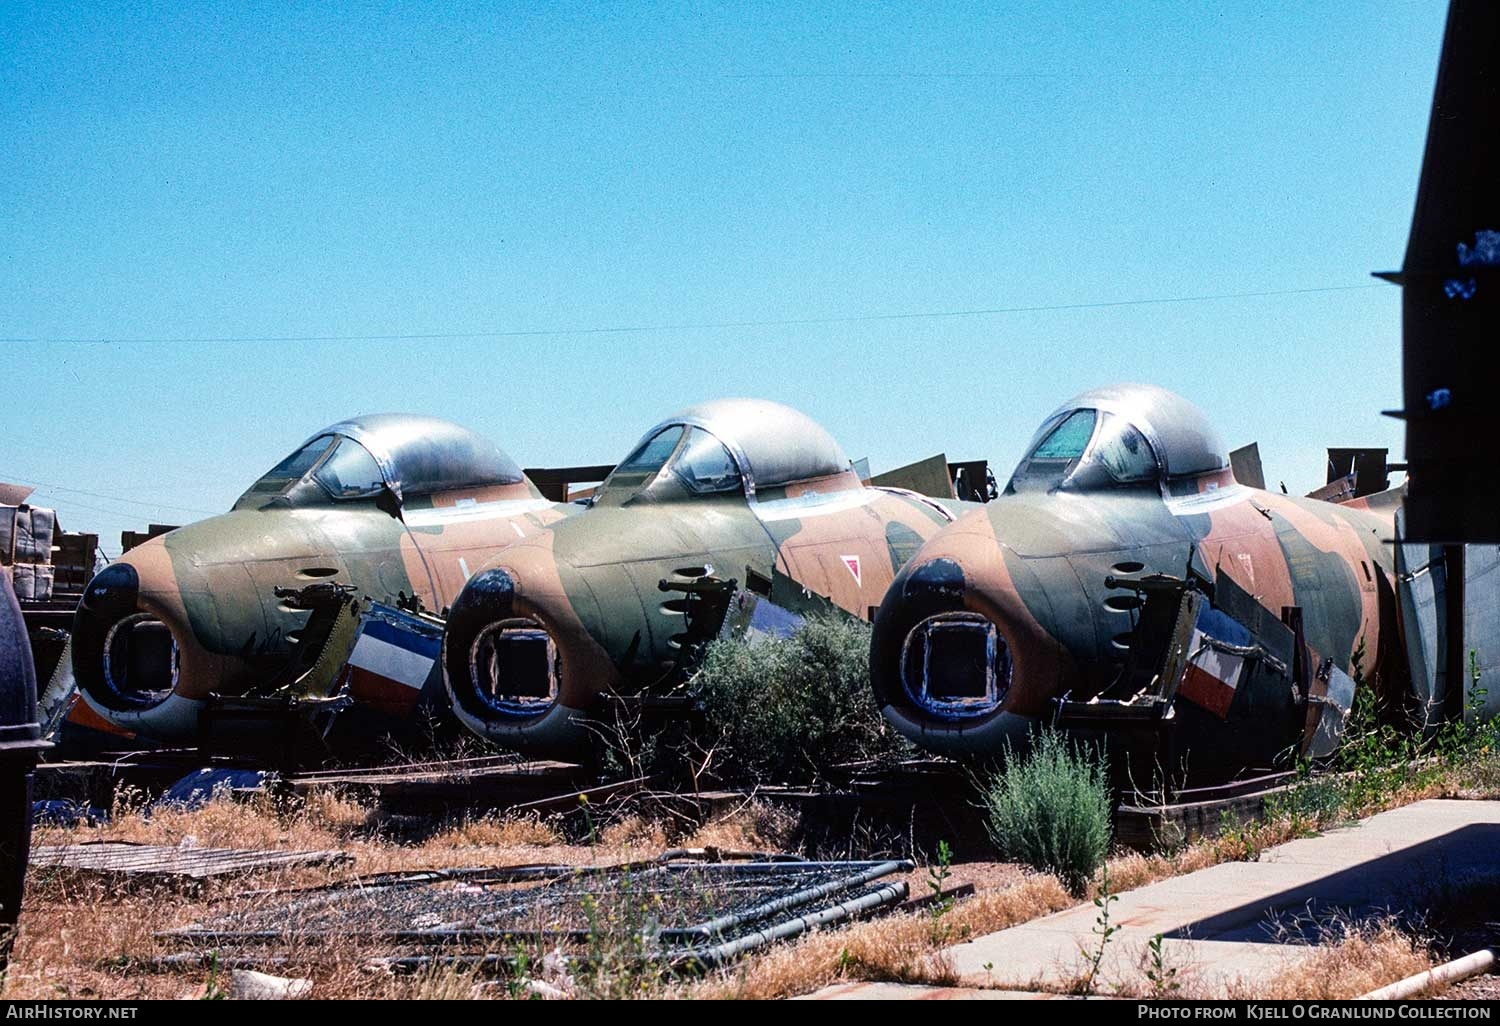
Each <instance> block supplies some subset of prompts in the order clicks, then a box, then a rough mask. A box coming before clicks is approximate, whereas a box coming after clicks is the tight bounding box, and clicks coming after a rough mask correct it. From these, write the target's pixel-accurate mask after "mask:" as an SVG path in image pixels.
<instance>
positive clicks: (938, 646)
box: [901, 613, 1011, 719]
mask: <svg viewBox="0 0 1500 1026" xmlns="http://www.w3.org/2000/svg"><path fill="white" fill-rule="evenodd" d="M1010 675H1011V660H1010V649H1009V647H1008V646H1007V645H1006V644H1005V639H1004V638H1002V637H1000V632H999V631H997V630H996V629H995V625H994V624H993V623H991V622H990V621H989V620H987V619H985V618H984V617H982V616H979V615H977V614H975V613H943V614H940V615H938V616H931V617H928V618H927V619H926V620H923V621H922V622H921V623H919V624H917V626H916V627H914V628H912V630H911V633H910V634H908V635H907V636H906V642H905V644H904V646H903V648H902V653H901V678H902V683H903V684H904V686H905V688H906V693H907V696H908V697H909V698H910V699H911V701H912V703H913V704H914V705H915V706H916V707H917V708H918V709H922V710H924V711H926V712H929V713H931V714H932V715H934V716H937V717H940V718H943V719H960V718H963V717H968V716H980V715H983V714H985V713H988V712H990V711H992V710H993V709H995V708H996V707H997V706H999V704H1000V703H1001V701H1003V700H1004V698H1005V693H1006V692H1007V691H1008V690H1009V689H1010Z"/></svg>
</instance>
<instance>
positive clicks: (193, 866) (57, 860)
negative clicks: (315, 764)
mask: <svg viewBox="0 0 1500 1026" xmlns="http://www.w3.org/2000/svg"><path fill="white" fill-rule="evenodd" d="M352 860H353V856H351V855H350V854H349V853H348V852H343V851H336V850H325V851H267V850H256V849H246V848H180V847H168V846H165V845H154V844H135V843H132V842H129V841H93V842H88V843H84V844H63V845H42V846H39V847H36V848H33V849H32V851H31V866H32V868H34V869H53V870H62V871H69V872H79V873H93V874H99V875H105V876H124V877H127V878H157V879H160V878H171V877H186V878H188V879H191V880H205V879H208V878H210V877H216V876H228V875H237V874H242V873H253V872H257V871H261V870H267V869H280V868H285V867H287V866H314V865H329V864H337V863H341V862H349V861H352Z"/></svg>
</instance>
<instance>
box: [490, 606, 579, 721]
mask: <svg viewBox="0 0 1500 1026" xmlns="http://www.w3.org/2000/svg"><path fill="white" fill-rule="evenodd" d="M469 679H470V680H471V681H472V682H473V684H474V692H475V694H476V695H478V697H479V699H480V700H481V701H482V702H484V703H485V705H487V706H489V707H490V708H491V709H493V710H495V711H496V712H502V713H509V714H512V715H516V714H519V715H526V716H530V715H535V714H536V713H539V712H543V711H545V710H546V709H547V708H549V707H550V706H551V705H552V704H553V703H554V702H556V701H557V691H558V659H557V644H556V642H554V641H553V640H552V635H551V634H549V633H548V632H547V630H546V629H545V628H543V627H542V626H541V625H539V624H537V623H535V622H534V621H531V620H506V621H501V622H500V623H496V624H492V625H491V626H489V627H486V628H485V629H484V630H482V631H480V632H479V635H478V636H477V637H476V638H475V639H474V643H473V645H471V646H470V648H469Z"/></svg>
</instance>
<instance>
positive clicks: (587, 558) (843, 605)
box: [444, 404, 959, 752]
mask: <svg viewBox="0 0 1500 1026" xmlns="http://www.w3.org/2000/svg"><path fill="white" fill-rule="evenodd" d="M765 405H766V406H770V405H771V404H765ZM710 406H711V407H713V408H714V409H716V410H717V409H718V407H714V406H713V404H710ZM776 412H777V409H772V411H771V413H772V414H775V413H776ZM707 422H708V423H710V424H712V423H713V421H712V420H709V421H707ZM676 426H677V425H675V424H674V425H673V427H674V428H675V427H676ZM807 430H809V431H811V430H812V429H811V428H807ZM820 440H821V441H823V442H825V443H827V442H828V440H827V439H826V438H821V439H820ZM685 444H686V443H684V445H685ZM726 444H730V443H726ZM830 444H831V443H830ZM733 448H734V449H735V450H736V451H739V447H738V446H733ZM753 458H754V457H753V455H751V456H749V457H744V456H741V457H739V463H740V466H741V468H742V469H743V470H744V471H745V474H746V477H747V479H748V477H749V464H750V461H751V460H753ZM840 459H841V457H840V456H839V455H838V454H836V453H833V454H830V455H829V456H828V458H827V460H826V462H827V464H829V465H833V464H838V463H839V462H840ZM842 462H843V466H844V467H845V468H847V461H842ZM628 466H629V460H627V461H626V462H625V463H623V464H622V467H627V468H628ZM658 469H659V468H653V469H652V470H651V472H650V474H649V475H647V476H646V479H645V480H644V481H639V482H632V483H631V484H629V485H626V484H623V483H622V481H621V480H620V477H621V476H622V471H621V470H617V471H616V478H614V479H612V480H611V482H607V483H606V485H605V487H604V489H603V490H602V492H601V494H600V496H599V498H598V500H597V501H596V504H595V506H594V508H592V509H591V510H589V512H587V513H586V514H584V515H583V516H580V517H576V518H574V519H572V520H569V521H567V522H565V523H561V524H558V525H556V526H555V527H554V528H553V529H552V530H550V531H547V532H545V533H543V534H539V535H537V536H535V537H533V538H529V539H527V540H526V541H524V542H520V543H518V544H516V545H513V546H511V547H510V548H508V549H507V550H505V552H503V553H501V554H500V555H499V556H498V557H497V558H496V559H495V560H494V561H493V562H492V563H491V564H490V565H489V566H488V567H487V568H486V570H485V571H483V572H482V573H478V574H476V575H475V577H474V579H473V580H472V581H470V582H469V586H468V588H467V589H465V591H464V593H463V595H462V596H461V597H460V598H459V599H458V601H457V602H455V603H454V606H453V610H452V615H451V616H450V618H449V621H448V630H447V634H446V636H445V638H444V665H445V670H446V680H447V683H448V688H449V692H450V696H451V698H452V700H453V706H454V709H455V711H456V712H457V714H458V715H459V718H460V719H461V720H462V721H463V722H464V723H465V724H466V725H468V726H469V727H470V728H471V729H473V730H475V731H476V732H478V733H480V734H482V735H484V736H486V737H489V738H491V739H492V740H495V741H497V742H500V743H503V744H507V745H511V746H514V747H519V748H524V749H527V750H531V751H558V752H563V751H569V750H575V749H577V748H578V747H580V746H581V745H582V744H583V743H584V742H585V741H586V740H587V739H588V737H589V734H588V732H587V729H586V728H585V727H583V726H581V725H580V723H581V721H583V720H584V719H585V718H587V717H588V716H589V715H590V714H591V713H594V712H596V707H597V704H598V701H599V699H600V696H601V695H602V694H603V693H604V692H606V691H622V692H631V691H638V690H640V689H643V688H646V687H649V686H650V685H652V684H654V683H657V682H660V681H664V680H668V679H670V678H671V676H672V674H673V673H674V671H675V670H676V669H677V668H678V663H679V660H680V658H681V654H682V646H683V643H684V641H685V640H686V639H687V638H688V636H689V634H688V631H689V624H688V619H689V615H690V614H689V608H690V603H689V599H688V598H687V597H686V596H687V594H688V592H686V591H683V590H677V589H674V588H672V587H671V586H672V585H674V584H689V585H691V584H692V583H693V582H704V581H710V580H712V581H714V582H716V583H718V584H721V585H722V584H725V583H727V582H729V581H734V582H735V583H736V584H737V585H739V586H740V587H744V588H749V589H750V590H752V591H756V590H759V591H761V592H762V593H763V594H766V595H767V596H768V597H770V598H771V599H772V601H784V600H789V599H790V596H783V595H778V594H776V593H775V591H776V589H777V588H781V587H792V588H797V589H799V590H800V589H806V591H807V592H809V593H811V594H814V595H817V596H822V597H823V598H826V599H827V600H829V601H830V602H831V603H832V604H833V605H835V606H837V607H839V608H840V609H843V610H845V611H846V612H848V613H851V614H853V615H855V616H858V617H861V618H868V617H869V616H870V615H871V613H872V612H873V609H874V607H875V606H876V605H877V604H878V602H879V601H880V598H881V597H882V596H883V595H884V594H885V591H886V588H887V587H888V586H889V585H890V583H891V581H892V580H893V579H894V577H895V574H896V572H897V571H898V570H899V569H900V568H901V566H902V565H903V564H904V563H905V562H906V560H907V559H908V558H910V556H911V555H912V554H913V553H914V552H916V551H917V549H918V548H919V547H920V546H921V545H922V543H923V542H924V541H926V540H927V539H928V538H930V537H932V536H933V535H934V534H935V533H936V532H937V531H938V530H939V529H940V528H942V527H943V526H945V525H947V524H948V523H950V522H951V521H952V520H953V518H954V515H955V514H954V511H953V510H954V508H955V507H957V506H958V505H959V504H957V503H952V502H946V503H940V502H938V501H935V500H931V499H926V498H923V497H921V496H918V495H916V494H915V493H910V492H903V491H899V490H895V489H878V488H867V487H864V486H863V485H862V484H861V482H860V480H859V478H858V477H857V476H856V475H855V474H854V473H853V472H852V471H850V470H848V469H841V470H835V472H833V473H829V474H823V475H821V476H817V477H812V478H806V479H803V480H799V481H795V482H791V483H785V484H775V485H771V486H767V485H766V484H765V483H764V481H762V483H761V484H760V486H759V487H754V486H753V485H751V486H748V488H747V489H740V488H737V489H736V490H734V491H733V492H732V493H729V494H719V495H707V496H703V495H695V494H693V492H692V491H691V490H690V489H689V488H687V487H685V486H684V485H683V483H682V481H681V480H680V479H678V478H677V477H676V476H674V473H673V470H672V465H671V464H670V463H668V464H667V466H666V469H661V470H660V472H659V473H658ZM773 581H774V582H776V583H773ZM757 582H759V583H757ZM664 583H665V584H667V585H668V588H666V589H664V588H663V584H664ZM510 630H513V631H514V632H515V633H513V634H511V635H505V634H504V632H505V631H510ZM497 632H498V633H497ZM497 638H499V639H500V640H502V641H505V643H507V644H512V643H513V644H515V645H517V646H520V645H522V644H528V645H534V646H536V652H537V655H536V658H535V659H534V660H527V661H526V662H525V665H524V666H523V665H522V662H523V657H522V656H520V655H519V654H516V655H514V656H504V655H502V656H497V655H496V650H495V647H494V646H495V641H496V639H497ZM507 638H509V640H508V641H507V640H506V639H507ZM517 653H519V648H518V649H517ZM549 670H550V673H549ZM522 677H524V678H525V679H524V680H522V679H521V678H522ZM544 678H545V679H544ZM523 692H524V693H523Z"/></svg>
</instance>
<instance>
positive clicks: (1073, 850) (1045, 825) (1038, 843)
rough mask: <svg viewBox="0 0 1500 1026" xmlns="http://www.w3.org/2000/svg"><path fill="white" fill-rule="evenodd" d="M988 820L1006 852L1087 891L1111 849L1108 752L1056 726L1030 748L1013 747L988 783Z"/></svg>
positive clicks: (999, 846) (992, 836) (1078, 890)
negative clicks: (1021, 751) (1022, 751)
mask: <svg viewBox="0 0 1500 1026" xmlns="http://www.w3.org/2000/svg"><path fill="white" fill-rule="evenodd" d="M984 800H985V805H986V811H987V816H986V820H985V826H986V828H987V829H988V831H989V835H990V840H991V841H992V842H994V845H995V847H996V848H997V849H998V850H999V851H1000V854H1001V855H1002V856H1003V857H1005V858H1008V859H1013V860H1016V861H1019V862H1025V863H1026V864H1027V865H1030V866H1033V867H1035V868H1037V869H1041V870H1044V871H1046V872H1049V873H1054V874H1056V875H1057V877H1058V878H1059V879H1060V880H1062V882H1063V884H1064V886H1066V887H1067V888H1068V889H1069V890H1070V891H1072V892H1073V893H1074V894H1082V893H1083V891H1084V890H1085V889H1086V888H1087V886H1088V884H1089V881H1090V880H1091V879H1093V876H1094V873H1095V872H1096V871H1097V870H1098V869H1099V867H1100V866H1101V865H1103V864H1104V857H1105V855H1107V854H1108V852H1109V837H1110V805H1111V796H1110V788H1109V784H1108V778H1107V774H1106V766H1105V761H1104V756H1103V754H1102V753H1101V752H1100V751H1099V750H1098V749H1097V748H1093V747H1090V746H1085V745H1075V744H1074V743H1073V742H1071V741H1070V740H1068V739H1067V738H1065V737H1064V736H1062V735H1061V734H1058V733H1056V732H1054V731H1051V730H1047V731H1043V732H1042V733H1041V734H1039V735H1038V736H1037V737H1036V739H1035V744H1034V745H1033V746H1032V749H1031V751H1030V752H1028V753H1026V754H1019V753H1016V752H1014V751H1013V750H1011V749H1010V748H1009V746H1007V750H1006V758H1005V768H1004V769H1003V770H1001V771H1000V772H999V773H998V774H996V775H995V776H994V777H993V778H992V779H991V780H990V781H989V783H988V785H987V786H986V788H985V793H984Z"/></svg>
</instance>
